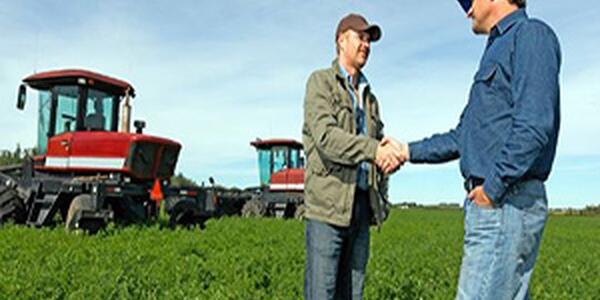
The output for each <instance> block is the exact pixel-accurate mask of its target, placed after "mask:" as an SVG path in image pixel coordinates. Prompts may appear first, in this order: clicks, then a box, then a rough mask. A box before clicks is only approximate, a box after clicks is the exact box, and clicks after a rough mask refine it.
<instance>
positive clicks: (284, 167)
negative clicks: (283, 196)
mask: <svg viewBox="0 0 600 300" xmlns="http://www.w3.org/2000/svg"><path fill="white" fill-rule="evenodd" d="M250 145H252V146H254V147H255V148H256V150H257V152H258V170H259V179H260V186H261V187H269V189H270V190H303V189H304V156H303V151H302V148H303V147H302V143H300V142H298V141H295V140H291V139H270V140H260V139H257V140H256V141H254V142H251V143H250Z"/></svg>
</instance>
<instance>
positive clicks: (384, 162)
mask: <svg viewBox="0 0 600 300" xmlns="http://www.w3.org/2000/svg"><path fill="white" fill-rule="evenodd" d="M409 157H410V154H409V150H408V145H406V144H402V143H399V142H397V141H395V140H394V139H392V138H389V137H385V138H383V139H382V140H381V142H380V143H379V145H378V146H377V153H376V155H375V164H376V165H377V167H379V169H380V170H381V171H382V172H383V173H385V174H391V173H394V172H396V171H397V170H398V169H400V167H401V166H402V165H404V163H405V162H407V161H408V159H409Z"/></svg>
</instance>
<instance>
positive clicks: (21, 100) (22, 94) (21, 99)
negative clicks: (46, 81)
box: [17, 84, 27, 110]
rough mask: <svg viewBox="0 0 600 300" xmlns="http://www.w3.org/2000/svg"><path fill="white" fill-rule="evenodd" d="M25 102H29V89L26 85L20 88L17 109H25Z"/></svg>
mask: <svg viewBox="0 0 600 300" xmlns="http://www.w3.org/2000/svg"><path fill="white" fill-rule="evenodd" d="M25 101H27V89H26V88H25V85H24V84H21V85H20V86H19V96H18V98H17V108H18V109H20V110H23V109H24V108H25Z"/></svg>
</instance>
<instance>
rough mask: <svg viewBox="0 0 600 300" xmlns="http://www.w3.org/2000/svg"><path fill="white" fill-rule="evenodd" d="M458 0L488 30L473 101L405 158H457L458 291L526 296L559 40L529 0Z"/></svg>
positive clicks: (540, 210) (546, 165)
mask: <svg viewBox="0 0 600 300" xmlns="http://www.w3.org/2000/svg"><path fill="white" fill-rule="evenodd" d="M459 2H460V4H461V5H462V6H463V8H464V9H465V11H466V12H467V15H468V17H469V18H470V19H472V28H473V32H474V33H476V34H485V35H488V36H489V38H488V41H487V45H486V48H485V51H484V53H483V57H482V58H481V62H480V64H479V70H478V71H477V72H476V73H475V77H474V82H473V85H472V86H471V92H470V95H469V101H468V103H467V106H466V107H465V108H464V110H463V112H462V115H461V117H460V121H459V123H458V125H457V126H456V128H454V129H452V130H450V131H449V132H446V133H443V134H435V135H433V136H431V137H429V138H426V139H423V140H421V141H417V142H413V143H409V145H408V151H407V153H406V156H405V157H404V160H408V161H410V162H411V163H442V162H447V161H450V160H454V159H458V158H460V170H461V173H462V175H463V177H464V178H465V189H466V190H467V193H468V197H467V199H466V200H465V223H464V225H465V237H464V246H463V259H462V266H461V271H460V279H459V285H458V291H457V297H456V298H457V299H495V300H496V299H527V298H528V287H529V281H530V278H531V274H532V271H533V267H534V265H535V260H536V256H537V253H538V248H539V245H540V241H541V238H542V232H543V229H544V225H545V222H546V217H547V199H546V192H545V187H544V181H545V180H546V179H547V178H548V175H549V174H550V170H551V168H552V163H553V161H554V156H555V152H556V142H557V137H558V129H559V123H560V110H559V78H558V76H559V70H560V64H561V54H560V48H559V43H558V39H557V37H556V35H555V34H554V32H553V31H552V29H551V28H550V27H549V26H548V25H546V24H545V23H543V22H542V21H539V20H535V19H530V18H529V17H528V16H527V13H526V12H525V0H473V1H471V0H459ZM385 142H391V143H394V142H393V141H391V140H389V139H388V140H385V141H384V143H385Z"/></svg>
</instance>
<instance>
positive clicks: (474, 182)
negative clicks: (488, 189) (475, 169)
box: [465, 177, 484, 193]
mask: <svg viewBox="0 0 600 300" xmlns="http://www.w3.org/2000/svg"><path fill="white" fill-rule="evenodd" d="M483 181H484V180H483V178H479V177H469V178H467V179H466V180H465V190H467V193H470V192H471V191H472V190H473V189H474V188H476V187H478V186H481V185H483Z"/></svg>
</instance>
